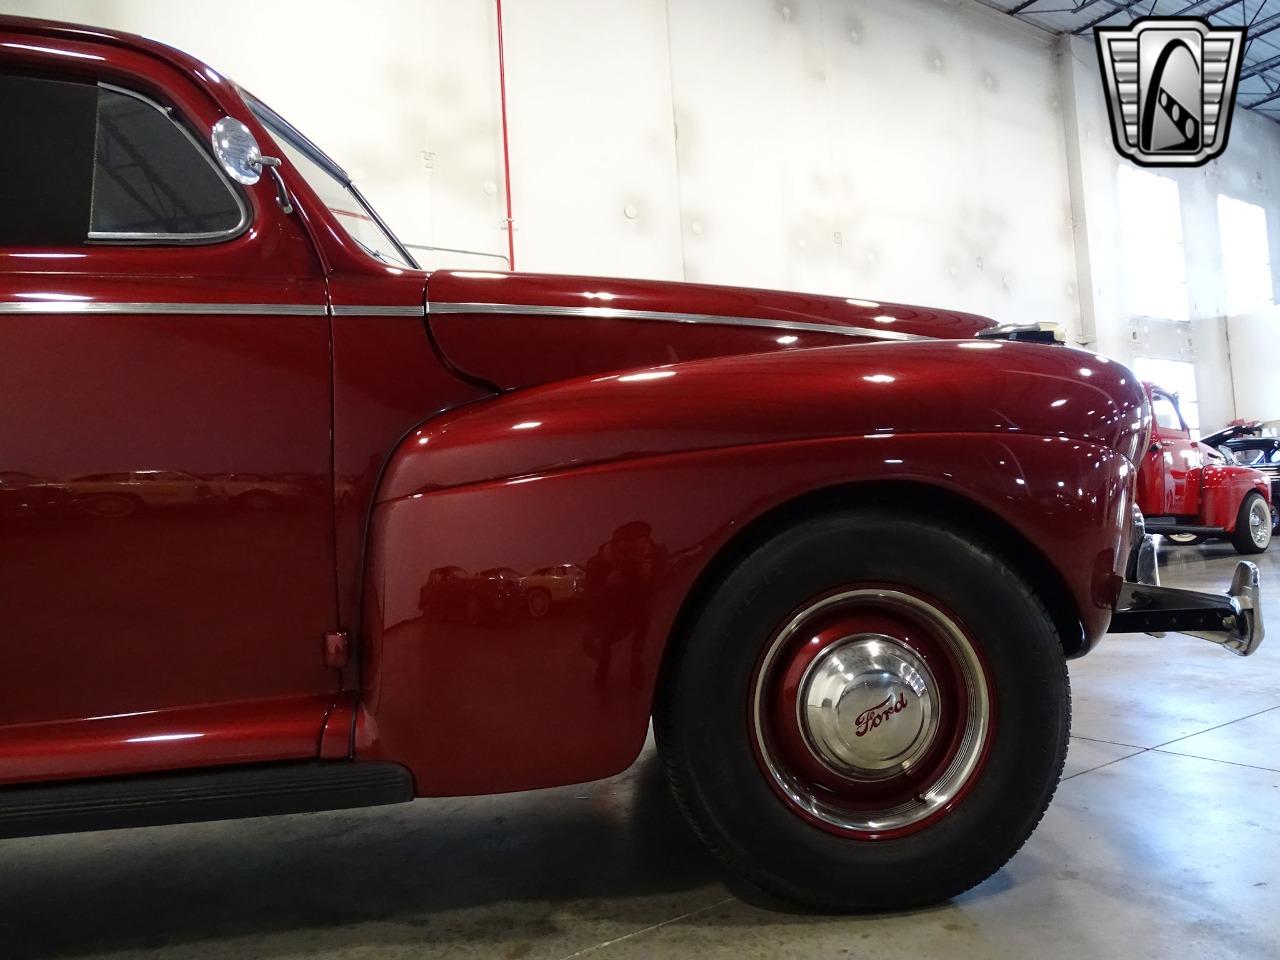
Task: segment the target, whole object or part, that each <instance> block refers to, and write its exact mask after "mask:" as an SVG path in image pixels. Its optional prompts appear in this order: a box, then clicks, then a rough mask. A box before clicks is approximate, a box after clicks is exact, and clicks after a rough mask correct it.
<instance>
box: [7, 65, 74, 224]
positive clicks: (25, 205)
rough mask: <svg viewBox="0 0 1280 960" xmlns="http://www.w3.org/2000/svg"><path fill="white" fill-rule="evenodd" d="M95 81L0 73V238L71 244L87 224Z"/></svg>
mask: <svg viewBox="0 0 1280 960" xmlns="http://www.w3.org/2000/svg"><path fill="white" fill-rule="evenodd" d="M97 107H98V88H97V87H96V86H93V85H92V84H87V83H68V82H65V81H62V80H45V79H43V78H39V77H20V76H15V75H13V74H0V131H3V133H2V134H0V136H3V143H0V246H6V247H23V246H51V247H58V246H71V245H74V244H79V243H83V242H84V239H85V237H86V235H87V234H88V232H89V191H90V190H91V188H92V186H93V137H94V133H93V129H94V115H95V114H96V113H97Z"/></svg>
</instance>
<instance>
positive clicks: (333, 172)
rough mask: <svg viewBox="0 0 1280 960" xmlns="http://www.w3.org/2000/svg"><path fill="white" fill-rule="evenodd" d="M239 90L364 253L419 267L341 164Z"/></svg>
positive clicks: (406, 265) (375, 257)
mask: <svg viewBox="0 0 1280 960" xmlns="http://www.w3.org/2000/svg"><path fill="white" fill-rule="evenodd" d="M240 93H241V95H242V96H243V97H244V100H245V103H247V104H248V105H249V109H250V110H252V111H253V115H254V116H255V117H257V118H258V121H259V122H260V123H261V124H262V125H263V126H264V127H266V128H267V129H268V130H269V131H270V132H271V136H272V137H274V138H275V140H276V142H277V143H279V144H280V149H281V150H283V151H284V152H285V155H286V156H287V157H288V158H289V162H290V163H292V164H293V166H294V167H295V168H296V169H297V171H298V172H299V173H300V174H302V176H303V178H304V179H305V180H306V181H307V184H308V186H310V187H311V189H312V190H314V191H315V192H316V196H318V197H319V198H320V201H321V202H322V203H323V204H324V205H325V206H326V207H328V208H329V212H330V213H332V214H333V215H334V216H335V217H336V218H337V220H338V223H340V224H341V225H342V228H343V229H344V230H346V232H347V235H348V236H350V237H351V239H352V240H354V241H355V242H356V243H357V244H358V245H359V246H360V248H361V249H363V250H364V252H365V253H367V254H369V256H371V257H373V258H374V259H376V260H381V261H382V262H383V263H388V264H391V265H393V266H397V267H410V268H413V269H415V270H416V269H418V264H417V263H416V262H415V261H414V259H413V257H412V256H411V255H410V253H409V251H408V250H406V249H405V247H404V244H402V243H401V242H400V241H399V240H397V239H396V238H395V235H394V234H392V232H391V231H390V230H389V229H388V228H387V225H386V224H385V223H383V222H382V218H381V217H379V216H378V214H377V213H375V212H374V210H373V208H372V207H371V206H369V204H368V203H367V202H366V201H365V199H364V197H363V196H361V194H360V191H359V190H357V189H356V187H355V184H353V183H352V182H351V178H350V177H349V176H347V174H346V173H345V172H344V171H343V169H342V168H341V167H339V166H338V165H337V164H336V163H334V162H333V161H332V160H330V159H329V157H328V156H326V155H325V154H324V152H323V151H322V150H321V149H320V148H319V147H317V146H316V145H315V144H314V143H312V142H311V141H310V140H308V139H307V138H306V136H304V135H303V134H302V133H300V132H299V131H298V129H297V128H296V127H294V126H293V125H292V124H290V123H289V122H288V121H287V120H285V119H284V117H282V116H280V114H278V113H276V112H275V111H274V110H272V109H271V108H270V107H268V106H267V105H266V104H265V103H263V102H262V101H261V100H258V99H257V98H256V97H254V96H252V95H251V94H249V93H248V92H247V91H244V90H241V91H240Z"/></svg>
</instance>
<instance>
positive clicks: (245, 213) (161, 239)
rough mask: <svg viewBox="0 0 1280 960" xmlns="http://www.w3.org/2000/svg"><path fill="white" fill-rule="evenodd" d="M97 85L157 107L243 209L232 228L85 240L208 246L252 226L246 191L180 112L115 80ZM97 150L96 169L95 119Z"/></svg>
mask: <svg viewBox="0 0 1280 960" xmlns="http://www.w3.org/2000/svg"><path fill="white" fill-rule="evenodd" d="M97 86H98V88H99V89H100V90H110V91H111V92H112V93H118V94H120V95H122V96H126V97H132V98H133V99H135V100H139V101H141V102H142V103H145V104H147V105H148V106H150V107H152V108H153V109H155V110H158V111H159V112H160V113H161V114H163V115H164V117H165V119H167V120H168V121H169V122H170V123H171V124H173V125H174V126H175V127H176V128H177V129H178V132H180V133H181V134H182V135H183V136H184V137H186V138H187V141H188V142H189V143H190V144H191V145H192V146H193V147H195V148H196V153H198V154H199V155H200V156H201V157H203V158H204V161H205V162H206V163H207V164H209V167H210V169H211V170H213V172H214V174H215V175H216V176H217V178H218V180H219V182H221V183H222V185H223V186H225V187H226V188H227V190H228V192H229V193H230V194H231V197H232V199H233V200H235V202H236V207H237V209H239V211H240V220H239V222H238V223H237V224H236V225H235V226H234V227H230V228H228V229H226V230H212V231H204V232H202V233H144V232H133V231H106V230H90V231H89V234H88V236H87V237H86V240H87V241H88V242H90V243H117V244H138V245H141V244H153V245H160V244H174V245H181V246H188V245H207V244H212V243H224V242H225V241H227V240H234V239H235V238H236V237H238V236H240V235H241V234H243V233H244V232H245V231H246V230H248V229H249V226H250V224H251V223H252V217H251V216H250V215H249V206H248V205H247V204H246V203H245V199H244V194H243V193H242V192H241V191H240V190H239V189H238V188H237V187H236V186H235V184H233V183H231V181H230V180H228V179H227V177H226V174H224V173H223V172H222V169H221V168H220V167H219V166H218V164H217V162H216V161H215V160H214V158H213V157H212V156H211V155H210V154H209V151H208V150H206V149H205V147H204V145H203V144H201V143H200V141H199V140H197V139H196V138H195V136H194V135H192V133H191V131H190V130H188V129H187V128H186V125H185V124H183V123H182V122H181V120H180V119H179V117H178V114H177V111H175V110H174V109H173V108H171V107H166V106H164V105H162V104H160V103H157V102H156V101H155V100H152V99H151V98H150V97H148V96H146V95H145V94H141V93H138V92H137V91H136V90H130V89H128V88H126V87H118V86H116V85H115V84H113V83H99V84H98V85H97ZM94 152H95V158H94V159H95V169H96V160H97V157H96V152H97V128H96V121H95V129H94ZM89 218H90V223H92V220H93V193H92V191H91V192H90V194H89Z"/></svg>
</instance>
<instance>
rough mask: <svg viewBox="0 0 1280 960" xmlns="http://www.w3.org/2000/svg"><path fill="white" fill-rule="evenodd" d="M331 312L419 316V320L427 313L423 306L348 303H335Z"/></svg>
mask: <svg viewBox="0 0 1280 960" xmlns="http://www.w3.org/2000/svg"><path fill="white" fill-rule="evenodd" d="M330 312H331V313H332V314H333V315H334V316H335V317H417V318H418V319H419V320H421V319H422V318H423V317H424V316H426V313H427V312H426V311H425V310H424V309H422V307H384V306H369V307H361V306H348V305H346V304H338V305H334V306H333V307H332V308H331V309H330Z"/></svg>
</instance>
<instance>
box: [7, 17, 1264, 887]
mask: <svg viewBox="0 0 1280 960" xmlns="http://www.w3.org/2000/svg"><path fill="white" fill-rule="evenodd" d="M0 130H3V131H4V133H5V141H4V146H3V149H2V152H0V156H2V157H3V160H2V163H3V170H2V175H0V411H3V413H2V414H0V643H3V649H4V653H5V668H4V673H5V695H4V696H3V697H2V698H0V836H21V835H30V834H37V833H54V832H60V831H75V830H92V829H104V828H109V827H123V826H140V825H144V824H152V823H169V822H178V821H189V820H199V819H213V818H226V817H238V816H258V815H263V814H272V813H286V812H300V811H308V810H320V809H333V808H340V807H352V806H358V805H372V804H382V803H393V802H398V801H407V800H410V799H412V798H414V797H439V796H451V795H460V794H482V793H494V792H501V791H511V790H526V789H530V788H535V787H546V786H551V785H555V784H566V783H572V782H576V781H583V780H590V779H593V778H600V777H607V776H610V775H612V774H615V773H617V772H618V771H620V770H623V769H624V768H625V767H627V766H628V764H630V763H631V762H632V761H633V760H634V759H635V757H636V756H637V754H638V753H639V751H640V749H641V746H642V744H643V743H644V741H645V736H646V731H647V730H648V728H649V725H650V722H651V720H652V723H653V726H654V728H655V730H656V735H657V742H658V747H659V749H660V751H661V755H662V759H663V762H664V764H665V767H666V769H667V771H668V773H669V775H670V780H671V783H672V785H673V788H674V791H675V794H676V796H677V798H678V800H679V802H680V804H681V806H682V807H683V808H684V810H685V811H686V813H687V814H688V816H689V818H690V819H691V821H692V822H693V824H694V825H695V827H696V828H697V830H698V831H699V832H700V833H701V835H702V836H703V837H704V838H705V839H706V840H707V842H708V843H709V844H710V846H711V847H712V848H713V849H714V850H715V851H716V853H717V854H718V855H719V856H720V857H722V858H723V860H724V861H725V862H726V863H727V864H729V865H730V866H731V867H732V868H734V869H736V870H739V871H741V872H742V873H743V874H745V875H746V876H747V877H749V878H751V879H752V880H754V881H755V882H757V883H758V884H760V885H762V886H764V887H766V888H768V889H770V890H772V891H774V892H776V893H778V894H781V895H783V896H786V897H790V898H794V899H796V900H799V901H803V902H806V903H810V904H814V905H818V906H821V907H826V908H836V909H848V908H861V909H867V908H900V907H906V906H909V905H913V904H923V903H928V902H932V901H936V900H939V899H942V898H946V897H949V896H952V895H954V894H957V893H959V892H960V891H963V890H965V889H966V888H968V887H970V886H972V885H973V884H976V883H978V882H980V881H981V880H983V879H984V878H985V877H987V876H988V875H990V874H991V873H992V872H993V871H995V870H997V869H998V868H999V867H1000V866H1001V865H1002V864H1003V863H1004V862H1005V861H1006V860H1008V858H1009V857H1011V856H1012V855H1013V853H1014V852H1015V851H1016V850H1017V849H1018V847H1019V846H1020V845H1021V844H1022V843H1023V841H1024V840H1026V838H1027V836H1028V835H1029V834H1030V833H1031V831H1032V829H1033V828H1034V826H1035V825H1036V823H1037V821H1038V820H1039V819H1040V817H1041V815H1042V814H1043V813H1044V810H1045V808H1046V806H1047V805H1048V803H1049V800H1050V798H1051V796H1052V794H1053V791H1054V788H1055V785H1056V783H1057V781H1058V778H1059V775H1060V773H1061V770H1062V765H1063V758H1064V756H1065V753H1066V748H1067V734H1068V723H1069V714H1070V699H1069V690H1068V683H1067V672H1066V660H1067V658H1070V657H1077V656H1080V655H1082V654H1084V653H1086V652H1088V651H1089V650H1090V649H1091V648H1092V647H1093V646H1094V645H1095V644H1096V643H1097V642H1098V641H1099V640H1100V639H1101V637H1102V636H1103V635H1104V634H1105V633H1107V632H1108V631H1112V632H1132V631H1191V632H1194V633H1196V635H1198V636H1202V637H1205V638H1206V639H1209V640H1212V641H1214V642H1216V643H1219V644H1222V645H1224V646H1225V647H1227V648H1228V649H1230V650H1232V651H1234V652H1236V653H1240V654H1247V653H1250V652H1252V651H1253V650H1254V649H1255V648H1256V646H1257V644H1258V643H1259V642H1260V640H1261V638H1262V621H1261V617H1260V611H1259V609H1258V578H1257V571H1256V569H1255V568H1253V567H1252V566H1251V565H1250V564H1248V563H1244V562H1242V563H1241V565H1240V566H1239V568H1238V570H1237V572H1236V576H1235V579H1234V580H1233V582H1232V584H1231V587H1230V589H1229V591H1228V592H1226V593H1224V594H1210V593H1196V592H1189V591H1182V590H1173V589H1169V588H1163V587H1160V586H1159V585H1158V584H1157V583H1156V582H1155V581H1156V577H1155V563H1154V553H1153V549H1154V548H1153V546H1152V542H1153V541H1152V538H1151V537H1150V536H1149V535H1146V534H1145V533H1144V531H1143V526H1142V518H1141V514H1140V513H1139V512H1138V511H1136V510H1135V505H1134V496H1135V490H1136V482H1137V469H1136V466H1137V464H1138V463H1139V462H1140V460H1141V458H1142V457H1143V455H1144V452H1145V451H1146V449H1147V445H1148V443H1149V438H1150V405H1149V403H1148V400H1147V398H1146V396H1145V394H1144V393H1143V389H1142V387H1141V385H1140V384H1138V383H1136V382H1135V381H1134V378H1133V375H1132V374H1131V373H1130V372H1129V371H1128V370H1127V369H1125V368H1124V367H1123V366H1121V365H1120V364H1118V363H1113V362H1108V361H1107V360H1106V359H1105V358H1102V357H1098V356H1095V355H1092V354H1089V353H1085V352H1082V351H1077V350H1073V349H1069V348H1067V347H1065V346H1062V345H1058V344H1054V343H1052V342H1043V341H1044V339H1045V338H1044V336H1043V335H1042V334H1041V333H1040V331H1038V330H1037V329H1034V328H1031V327H1025V328H1017V327H1011V328H1000V327H996V326H995V325H994V324H992V323H991V322H990V321H988V320H985V319H983V318H980V317H976V316H972V315H969V314H964V313H956V312H953V311H947V310H933V309H924V308H920V307H908V306H902V305H898V304H892V303H872V302H869V301H864V300H846V299H842V298H833V297H819V296H806V295H801V294H795V293H778V292H765V291H758V290H747V289H736V288H727V287H710V286H697V285H685V284H672V283H655V282H639V281H633V280H603V279H588V278H575V277H557V276H535V275H521V274H514V273H474V272H470V273H469V272H435V273H427V272H424V271H422V270H420V269H419V268H418V267H417V265H416V264H415V262H414V259H413V257H412V256H411V255H410V252H409V251H408V250H407V249H406V248H405V247H404V246H403V245H402V244H401V243H399V242H398V241H397V240H396V238H395V237H394V236H392V235H391V233H390V232H389V231H388V230H387V229H386V227H385V226H384V224H383V221H382V220H381V219H380V218H379V217H378V215H377V214H376V213H375V212H374V211H373V210H372V209H371V208H370V207H369V205H368V204H367V203H366V202H365V201H364V199H363V198H362V197H361V195H360V193H359V191H358V190H357V189H356V188H355V186H354V185H353V184H352V183H351V180H350V178H349V177H348V176H347V175H346V174H345V173H344V172H343V171H342V169H341V168H340V167H339V166H338V165H337V164H335V163H334V162H333V161H332V160H330V159H329V158H328V157H327V156H326V155H325V154H324V153H323V152H321V151H320V150H319V149H318V148H317V147H316V146H315V144H313V143H312V142H311V141H310V140H308V139H307V138H306V137H305V136H304V135H303V134H301V133H300V132H299V131H298V130H296V129H295V128H294V127H292V126H291V125H290V124H289V123H288V122H287V121H286V120H284V119H283V118H282V117H280V116H279V115H278V114H277V113H275V112H274V111H273V110H271V108H270V107H268V106H266V105H265V104H264V103H263V102H261V101H260V100H258V99H256V98H254V97H253V96H251V95H250V94H249V93H248V92H247V91H245V90H243V89H241V88H240V87H238V86H237V85H236V84H235V83H233V82H232V81H230V80H229V79H227V78H226V77H223V76H222V75H220V74H218V73H217V72H216V71H214V70H213V69H211V68H210V67H208V66H206V65H204V64H202V63H199V62H197V61H195V60H193V59H192V58H190V57H188V56H186V55H184V54H182V53H180V52H177V51H175V50H172V49H170V48H168V47H165V46H163V45H160V44H157V43H152V42H149V41H146V40H143V39H141V38H138V37H133V36H128V35H125V34H120V33H113V32H108V31H103V30H97V29H89V28H81V27H74V26H68V25H60V24H53V23H47V22H40V21H34V20H23V19H15V18H8V17H5V18H0ZM1025 341H1033V342H1025ZM1034 341H1040V342H1034ZM229 478H235V479H234V482H233V480H232V479H229ZM251 493H252V494H254V496H253V497H252V498H248V497H247V495H248V494H251ZM561 567H564V568H565V569H574V570H578V571H581V574H580V575H577V574H575V577H576V581H575V582H576V583H577V584H578V585H579V587H580V591H575V592H573V593H572V594H568V593H566V594H565V596H564V600H565V602H564V603H561V604H558V605H555V606H554V607H551V608H548V607H547V605H546V604H541V603H539V604H535V603H534V602H533V601H532V593H531V586H532V585H536V583H537V580H538V578H539V577H544V576H545V571H546V570H548V569H560V568H561ZM477 571H480V573H477ZM495 571H496V573H495ZM486 578H487V579H486ZM481 580H486V582H485V583H484V584H481V583H480V581H481ZM489 581H493V582H489ZM498 581H500V582H498ZM556 596H557V595H556V594H554V593H553V594H552V595H551V599H552V600H554V599H556ZM459 604H460V605H461V606H460V608H459V609H461V611H462V613H461V614H458V615H455V614H454V612H453V608H454V607H455V606H458V605H459ZM468 604H470V607H469V606H468ZM472 608H474V610H473V613H474V615H469V614H468V611H469V610H471V609H472Z"/></svg>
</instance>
